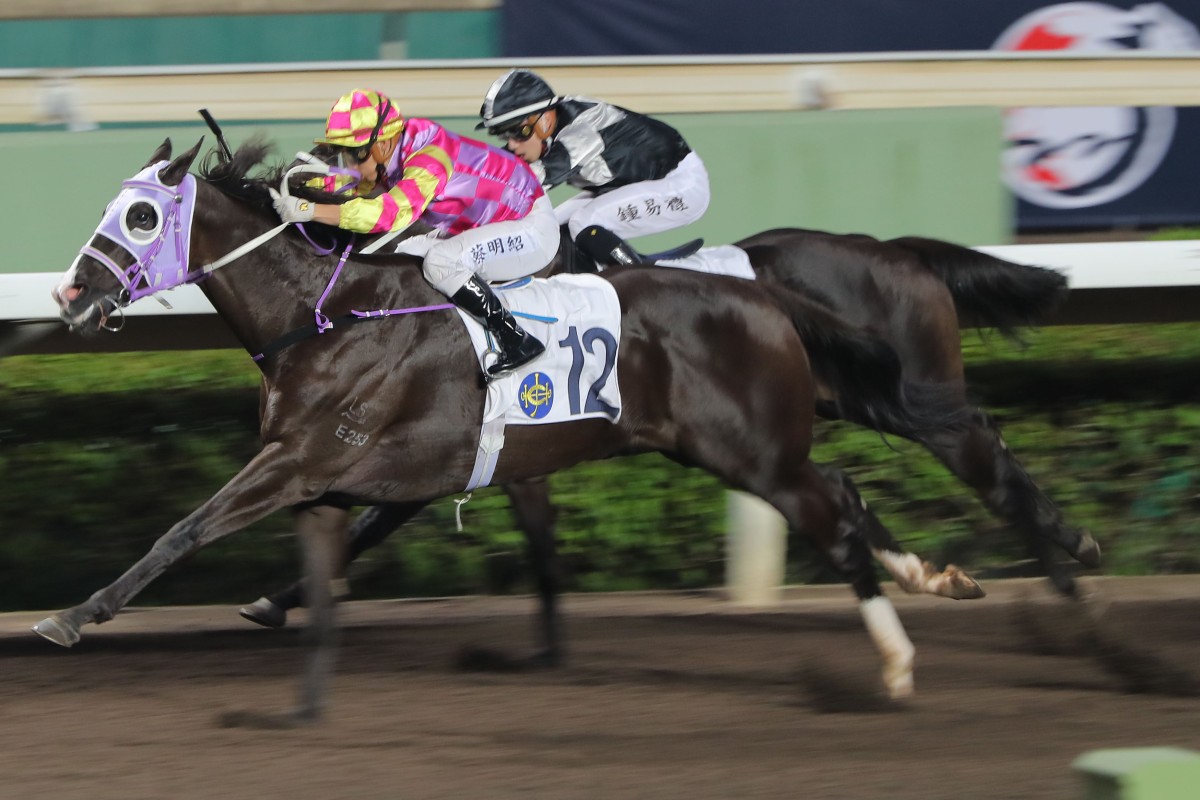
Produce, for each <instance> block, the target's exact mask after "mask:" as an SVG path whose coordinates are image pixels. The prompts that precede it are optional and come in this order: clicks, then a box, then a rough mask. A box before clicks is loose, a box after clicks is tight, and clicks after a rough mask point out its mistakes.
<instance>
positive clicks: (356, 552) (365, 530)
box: [238, 501, 428, 628]
mask: <svg viewBox="0 0 1200 800" xmlns="http://www.w3.org/2000/svg"><path fill="white" fill-rule="evenodd" d="M426 505H428V504H427V503H425V502H424V501H422V502H419V503H385V504H383V505H379V506H372V507H370V508H368V509H367V510H366V511H364V512H363V513H361V514H359V515H358V519H356V520H355V521H354V525H353V526H351V529H350V547H349V551H348V552H347V553H346V557H345V563H344V564H343V565H342V566H341V567H340V568H339V575H338V577H342V575H344V573H345V568H346V567H347V566H349V564H350V563H351V562H352V561H354V559H356V558H358V557H359V556H360V555H362V554H363V553H364V552H365V551H367V550H370V549H371V548H372V547H374V546H376V545H377V544H379V543H381V542H382V541H383V540H384V539H386V538H387V537H388V536H390V535H391V534H392V532H394V531H395V530H396V529H397V528H399V527H400V526H401V525H403V524H404V523H405V522H408V520H410V519H412V518H413V517H414V516H416V513H417V512H418V511H420V510H421V509H422V508H424V507H425V506H426ZM337 594H345V592H339V593H337ZM339 599H341V598H340V597H339ZM303 605H305V598H304V581H303V580H298V581H296V582H295V583H293V584H291V585H290V586H288V587H286V588H284V589H280V590H279V591H277V592H273V593H271V594H268V595H264V596H263V597H260V598H259V599H257V600H255V601H254V602H253V603H251V604H250V605H248V606H244V607H243V608H241V609H240V610H239V612H238V613H240V614H241V615H242V616H243V617H245V618H246V619H248V620H250V621H251V622H257V623H258V624H259V625H262V626H263V627H265V628H282V627H283V626H284V625H285V624H286V623H287V612H289V611H291V610H292V609H293V608H300V607H301V606H303Z"/></svg>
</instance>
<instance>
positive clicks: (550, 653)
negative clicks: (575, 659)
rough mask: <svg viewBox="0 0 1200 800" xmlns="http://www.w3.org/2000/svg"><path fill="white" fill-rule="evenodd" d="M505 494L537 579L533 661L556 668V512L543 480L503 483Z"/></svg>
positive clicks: (559, 637)
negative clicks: (537, 641)
mask: <svg viewBox="0 0 1200 800" xmlns="http://www.w3.org/2000/svg"><path fill="white" fill-rule="evenodd" d="M504 491H505V492H507V493H508V497H509V500H511V501H512V509H513V516H515V517H516V520H517V527H519V528H520V529H521V530H522V531H524V532H525V540H526V543H527V545H528V548H529V549H528V552H529V561H530V564H531V565H532V566H533V572H534V576H535V578H536V580H537V589H538V599H539V601H540V612H539V614H538V620H539V623H540V627H539V631H538V635H539V636H540V637H541V647H540V648H539V650H538V652H537V653H535V654H534V661H535V662H537V663H540V664H544V665H546V666H555V665H557V664H559V663H560V662H561V661H562V635H561V626H560V625H559V613H558V591H559V574H558V555H557V548H556V546H555V541H554V523H555V520H556V519H557V517H558V509H556V508H555V507H554V504H553V503H552V502H551V501H550V489H549V486H548V485H547V484H546V479H545V478H535V479H533V480H528V481H516V482H513V483H509V484H506V485H505V487H504Z"/></svg>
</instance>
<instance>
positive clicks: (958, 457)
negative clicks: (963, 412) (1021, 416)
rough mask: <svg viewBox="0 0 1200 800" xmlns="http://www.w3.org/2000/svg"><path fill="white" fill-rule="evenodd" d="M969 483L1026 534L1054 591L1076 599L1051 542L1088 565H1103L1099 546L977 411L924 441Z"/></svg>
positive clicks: (998, 513)
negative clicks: (1071, 520)
mask: <svg viewBox="0 0 1200 800" xmlns="http://www.w3.org/2000/svg"><path fill="white" fill-rule="evenodd" d="M921 443H922V444H924V445H925V446H926V447H927V448H928V449H929V450H930V452H932V453H933V454H934V455H935V456H937V457H938V458H939V459H940V460H941V461H942V462H943V463H944V464H945V465H946V466H947V467H949V468H950V470H951V471H952V472H953V473H954V474H955V475H957V476H958V477H959V478H960V479H961V480H962V481H963V482H964V483H966V484H967V485H968V486H970V487H971V488H973V489H974V490H975V491H976V492H977V493H978V495H979V497H980V499H981V500H982V501H983V503H984V505H986V506H987V508H988V510H990V511H991V512H992V513H993V514H995V515H996V516H998V517H1000V518H1001V519H1003V520H1004V521H1005V522H1007V523H1009V524H1010V525H1012V526H1013V527H1015V528H1016V529H1018V530H1020V531H1022V532H1023V533H1024V534H1025V537H1026V540H1027V542H1028V545H1029V548H1030V551H1031V552H1032V553H1033V554H1034V555H1035V556H1036V557H1037V558H1038V560H1039V561H1040V562H1041V563H1042V565H1043V567H1044V568H1045V570H1046V573H1047V575H1049V577H1050V579H1051V581H1052V582H1053V584H1054V586H1055V588H1057V589H1058V590H1059V591H1060V592H1061V593H1063V594H1064V595H1067V596H1071V597H1073V596H1075V594H1076V588H1075V580H1074V578H1073V577H1072V576H1071V574H1070V573H1069V572H1068V571H1067V570H1066V569H1065V568H1064V567H1063V566H1062V565H1060V564H1059V563H1058V562H1057V560H1056V559H1055V558H1054V550H1053V548H1051V547H1050V545H1051V544H1056V545H1058V546H1059V547H1062V548H1063V549H1064V550H1066V551H1067V553H1069V554H1070V555H1071V556H1072V557H1074V558H1075V559H1076V560H1078V561H1079V562H1080V563H1082V564H1083V565H1084V566H1088V567H1096V566H1099V564H1100V547H1099V545H1097V544H1096V541H1095V540H1094V539H1093V538H1092V537H1091V535H1090V534H1089V533H1088V532H1087V531H1085V530H1082V529H1079V528H1074V527H1071V526H1069V525H1067V524H1066V523H1065V522H1064V521H1063V517H1062V513H1061V512H1060V511H1059V510H1058V508H1057V507H1056V506H1055V505H1054V503H1053V501H1051V500H1050V498H1049V497H1047V496H1046V495H1045V493H1044V492H1042V490H1041V489H1040V488H1038V486H1037V484H1036V483H1034V482H1033V479H1032V478H1031V477H1029V473H1028V472H1026V471H1025V468H1024V467H1023V466H1021V463H1020V462H1019V461H1017V459H1016V457H1015V456H1013V454H1012V453H1011V452H1010V451H1009V449H1008V445H1007V444H1006V443H1005V442H1004V439H1003V438H1002V437H1001V435H1000V430H999V428H998V427H997V426H996V424H995V422H993V421H992V419H991V418H990V417H989V416H988V415H987V413H986V412H984V411H982V410H976V413H975V414H974V415H973V417H972V419H971V420H970V422H968V423H967V424H966V425H964V426H962V427H961V428H957V429H954V430H946V431H942V432H940V433H936V434H932V435H930V436H927V437H923V438H922V439H921Z"/></svg>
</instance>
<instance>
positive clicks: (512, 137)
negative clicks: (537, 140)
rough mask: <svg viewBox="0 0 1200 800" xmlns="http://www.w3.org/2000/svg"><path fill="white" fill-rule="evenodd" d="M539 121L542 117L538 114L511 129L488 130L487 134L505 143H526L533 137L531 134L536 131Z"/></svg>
mask: <svg viewBox="0 0 1200 800" xmlns="http://www.w3.org/2000/svg"><path fill="white" fill-rule="evenodd" d="M543 113H544V112H543ZM541 119H542V115H541V114H538V115H537V116H536V117H533V118H532V119H529V118H527V119H526V120H525V121H524V122H522V123H521V124H520V125H516V126H513V127H508V128H489V129H488V133H490V134H491V135H492V136H496V137H499V138H501V139H503V140H505V141H513V142H527V141H529V139H530V137H532V136H533V132H534V131H535V130H536V129H537V124H538V122H539V121H541Z"/></svg>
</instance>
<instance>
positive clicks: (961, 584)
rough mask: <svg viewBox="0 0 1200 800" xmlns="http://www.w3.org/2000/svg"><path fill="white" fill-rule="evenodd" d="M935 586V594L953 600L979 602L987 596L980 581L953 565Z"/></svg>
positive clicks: (945, 570) (949, 566)
mask: <svg viewBox="0 0 1200 800" xmlns="http://www.w3.org/2000/svg"><path fill="white" fill-rule="evenodd" d="M934 584H935V592H934V593H935V594H937V595H940V596H942V597H949V598H951V599H952V600H978V599H979V598H981V597H986V596H987V592H985V591H984V590H983V587H982V586H980V585H979V581H977V580H975V579H974V578H972V577H971V576H970V575H968V574H967V573H965V572H963V571H962V570H961V569H959V568H958V567H956V566H954V565H953V564H949V565H947V566H946V569H944V570H943V571H942V574H941V575H940V576H939V577H938V579H937V580H936V581H935V582H934Z"/></svg>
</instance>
